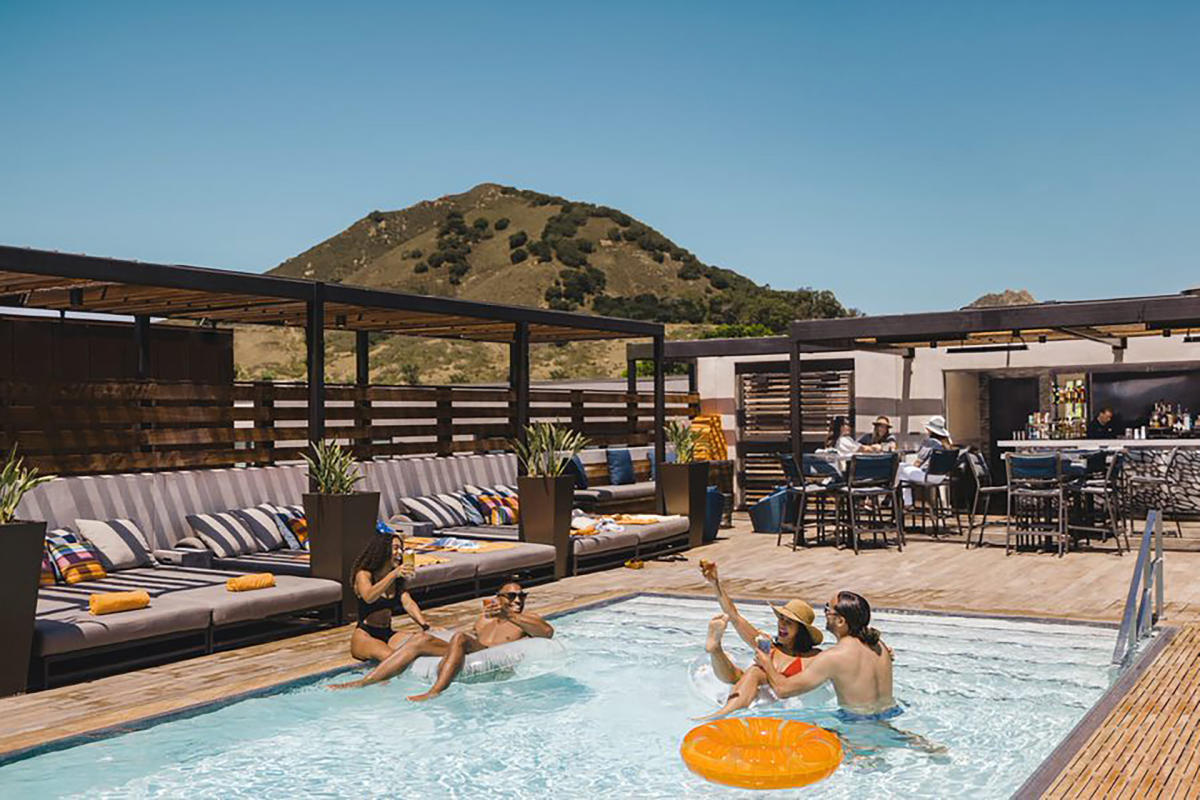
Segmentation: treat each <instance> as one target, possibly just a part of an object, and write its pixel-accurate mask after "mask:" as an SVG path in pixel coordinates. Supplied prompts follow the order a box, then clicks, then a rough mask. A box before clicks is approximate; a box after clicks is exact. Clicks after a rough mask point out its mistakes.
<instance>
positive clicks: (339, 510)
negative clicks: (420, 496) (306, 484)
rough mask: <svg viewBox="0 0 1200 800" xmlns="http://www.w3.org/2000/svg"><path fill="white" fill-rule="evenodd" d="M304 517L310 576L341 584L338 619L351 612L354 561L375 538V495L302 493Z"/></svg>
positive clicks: (377, 496)
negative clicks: (340, 607)
mask: <svg viewBox="0 0 1200 800" xmlns="http://www.w3.org/2000/svg"><path fill="white" fill-rule="evenodd" d="M304 514H305V516H306V517H308V550H309V559H310V564H311V565H312V567H311V568H312V576H313V577H314V578H328V579H329V580H331V581H337V582H338V583H340V584H342V617H343V619H345V618H348V617H350V616H351V615H352V614H353V612H354V609H355V603H354V598H355V595H354V576H353V575H351V574H350V570H351V567H353V566H354V561H355V559H357V558H358V555H359V553H361V552H362V551H363V548H364V547H366V546H367V542H369V541H371V537H372V536H375V535H376V533H375V523H376V521H377V520H378V518H379V492H355V493H354V494H306V495H304Z"/></svg>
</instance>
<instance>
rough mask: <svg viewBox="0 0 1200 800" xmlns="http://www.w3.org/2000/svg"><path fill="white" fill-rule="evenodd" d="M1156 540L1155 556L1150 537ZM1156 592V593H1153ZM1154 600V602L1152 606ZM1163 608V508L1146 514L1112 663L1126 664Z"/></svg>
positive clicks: (1152, 626)
mask: <svg viewBox="0 0 1200 800" xmlns="http://www.w3.org/2000/svg"><path fill="white" fill-rule="evenodd" d="M1152 537H1153V540H1154V557H1153V558H1151V557H1150V541H1151V538H1152ZM1151 595H1153V597H1151ZM1151 600H1153V606H1151ZM1162 612H1163V532H1162V512H1161V511H1157V510H1152V511H1150V512H1149V513H1148V514H1146V530H1145V531H1143V532H1142V544H1141V547H1139V548H1138V558H1137V564H1135V565H1134V567H1133V577H1132V578H1131V579H1130V581H1129V594H1128V595H1127V596H1126V598H1125V613H1124V614H1123V615H1122V616H1121V629H1120V630H1119V631H1117V646H1116V647H1115V648H1114V649H1113V657H1112V663H1114V664H1118V665H1119V664H1124V663H1125V661H1126V660H1127V659H1128V658H1129V654H1130V653H1132V652H1133V651H1134V649H1135V648H1136V647H1137V646H1138V643H1139V642H1141V641H1142V639H1144V638H1145V637H1147V636H1149V635H1150V631H1151V630H1153V628H1154V623H1156V622H1158V620H1159V618H1160V617H1161V616H1162Z"/></svg>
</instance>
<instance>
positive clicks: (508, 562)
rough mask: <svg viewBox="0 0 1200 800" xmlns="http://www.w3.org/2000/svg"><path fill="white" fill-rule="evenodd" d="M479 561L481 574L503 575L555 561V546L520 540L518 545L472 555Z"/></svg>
mask: <svg viewBox="0 0 1200 800" xmlns="http://www.w3.org/2000/svg"><path fill="white" fill-rule="evenodd" d="M471 558H474V559H476V560H477V561H478V562H479V574H480V575H502V574H504V573H508V572H518V571H520V570H523V569H532V568H533V567H541V566H545V565H546V564H553V563H554V548H553V547H552V546H551V545H548V544H529V543H527V542H520V543H518V544H517V546H516V547H510V548H506V549H504V550H494V551H492V552H490V553H479V554H477V555H473V556H471Z"/></svg>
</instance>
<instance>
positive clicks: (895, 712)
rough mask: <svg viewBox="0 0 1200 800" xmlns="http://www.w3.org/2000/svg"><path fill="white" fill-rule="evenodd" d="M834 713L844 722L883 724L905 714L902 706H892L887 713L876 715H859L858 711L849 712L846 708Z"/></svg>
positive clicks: (876, 713) (877, 713) (880, 712)
mask: <svg viewBox="0 0 1200 800" xmlns="http://www.w3.org/2000/svg"><path fill="white" fill-rule="evenodd" d="M833 713H834V715H835V716H836V717H837V718H838V719H839V720H841V721H842V722H881V721H883V720H887V719H895V718H896V717H898V716H900V715H901V714H903V713H904V709H903V708H901V707H900V706H892V707H891V708H889V709H887V710H886V711H877V712H875V713H874V714H859V713H858V712H856V711H847V710H846V709H844V708H839V709H838V710H837V711H835V712H833Z"/></svg>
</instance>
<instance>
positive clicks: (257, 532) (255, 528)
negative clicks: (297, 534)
mask: <svg viewBox="0 0 1200 800" xmlns="http://www.w3.org/2000/svg"><path fill="white" fill-rule="evenodd" d="M229 513H230V514H233V515H234V516H235V517H237V518H238V521H239V522H241V523H242V524H243V525H245V526H246V529H247V530H248V531H250V533H251V534H253V535H254V538H255V539H256V540H258V544H259V547H261V548H262V549H263V550H279V549H280V548H282V547H283V545H284V541H285V539H284V535H283V532H284V531H285V530H287V525H285V524H284V522H283V520H282V519H280V518H279V515H278V514H276V513H275V507H274V506H272V505H269V504H267V503H264V504H262V505H260V506H255V507H254V508H240V509H237V510H236V511H230V512H229ZM289 533H290V531H289ZM293 549H294V548H293Z"/></svg>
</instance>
